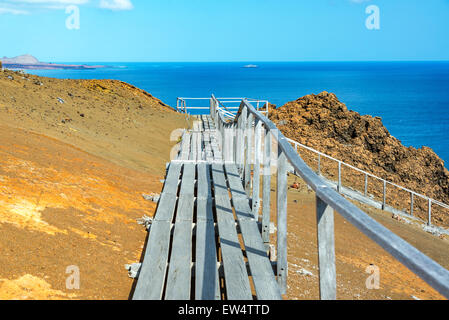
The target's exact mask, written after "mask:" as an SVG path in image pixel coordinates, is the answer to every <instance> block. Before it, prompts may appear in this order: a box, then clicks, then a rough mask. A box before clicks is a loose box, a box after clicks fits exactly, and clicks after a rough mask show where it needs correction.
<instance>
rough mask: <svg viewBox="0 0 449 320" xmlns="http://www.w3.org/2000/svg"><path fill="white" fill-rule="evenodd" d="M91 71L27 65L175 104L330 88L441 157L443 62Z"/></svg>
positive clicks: (444, 154)
mask: <svg viewBox="0 0 449 320" xmlns="http://www.w3.org/2000/svg"><path fill="white" fill-rule="evenodd" d="M88 64H95V65H98V64H101V65H107V66H108V68H102V69H95V70H33V71H29V72H30V73H33V74H37V75H41V76H46V77H55V78H71V79H117V80H122V81H125V82H128V83H131V84H133V85H135V86H137V87H139V88H141V89H144V90H146V91H148V92H150V93H151V94H152V95H153V96H155V97H157V98H159V99H161V100H162V101H164V102H165V103H167V104H169V105H171V106H176V97H209V96H210V95H211V94H212V93H214V94H215V96H217V97H248V98H258V99H267V100H269V101H270V102H271V103H273V104H276V105H277V106H281V105H283V104H285V103H286V102H288V101H292V100H295V99H297V98H299V97H302V96H304V95H307V94H310V93H315V94H317V93H319V92H321V91H328V92H333V93H335V94H336V95H337V97H338V98H339V99H340V101H342V102H343V103H345V104H346V106H347V107H348V108H349V109H351V110H354V111H357V112H359V113H361V114H370V115H372V116H379V117H381V118H382V120H383V123H384V125H385V126H386V127H387V128H388V130H389V131H390V133H391V134H392V135H393V136H395V137H396V138H398V139H399V140H401V142H402V143H403V144H404V145H406V146H414V147H416V148H420V147H421V146H423V145H424V146H429V147H431V148H432V149H433V150H434V151H435V152H436V153H437V154H438V155H439V156H440V157H441V158H442V159H443V160H445V161H446V167H448V165H447V163H449V139H448V131H449V61H447V62H283V63H278V62H260V63H257V65H258V67H257V68H244V67H243V66H245V65H246V63H107V64H105V63H101V62H95V63H88Z"/></svg>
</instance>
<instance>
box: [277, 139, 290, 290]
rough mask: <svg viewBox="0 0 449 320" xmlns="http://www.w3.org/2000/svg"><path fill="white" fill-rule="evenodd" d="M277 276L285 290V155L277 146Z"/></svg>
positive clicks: (286, 269) (282, 288)
mask: <svg viewBox="0 0 449 320" xmlns="http://www.w3.org/2000/svg"><path fill="white" fill-rule="evenodd" d="M276 198H277V206H276V209H277V257H278V259H277V276H278V283H279V287H280V289H281V293H282V294H285V293H286V292H287V273H288V268H287V267H288V264H287V157H286V156H285V153H284V152H283V151H282V149H281V148H280V147H278V161H277V182H276Z"/></svg>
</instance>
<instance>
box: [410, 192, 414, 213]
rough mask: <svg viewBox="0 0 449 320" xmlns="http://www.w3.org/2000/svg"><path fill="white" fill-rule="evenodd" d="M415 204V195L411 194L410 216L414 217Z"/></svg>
mask: <svg viewBox="0 0 449 320" xmlns="http://www.w3.org/2000/svg"><path fill="white" fill-rule="evenodd" d="M413 202H414V194H413V192H410V215H411V216H413Z"/></svg>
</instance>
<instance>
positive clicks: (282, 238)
mask: <svg viewBox="0 0 449 320" xmlns="http://www.w3.org/2000/svg"><path fill="white" fill-rule="evenodd" d="M217 105H218V104H217V103H216V99H215V97H214V96H212V98H211V108H210V112H211V116H212V117H213V119H214V120H215V123H216V126H217V129H218V130H219V131H220V133H221V135H222V139H223V144H222V146H223V156H224V158H225V161H226V160H227V159H231V160H232V161H234V162H235V163H236V165H237V167H238V168H239V170H240V172H241V174H242V176H243V179H244V184H245V188H247V192H248V193H249V188H248V187H249V186H250V179H251V163H250V161H251V159H252V153H251V151H252V141H253V139H252V133H251V131H250V128H251V125H252V122H253V121H254V122H255V123H256V125H255V128H257V130H256V131H255V132H256V134H255V136H256V137H255V139H254V141H255V143H256V146H257V147H256V149H257V148H259V150H256V151H255V152H254V155H255V158H256V159H255V162H254V170H259V166H260V161H259V160H258V157H259V151H260V142H258V141H257V140H258V139H261V129H262V126H263V127H264V128H265V143H266V147H265V149H267V147H268V150H270V149H271V136H272V137H274V138H275V140H276V142H277V145H278V159H277V166H278V168H277V228H278V230H277V239H278V241H277V248H278V261H277V276H278V282H279V284H280V287H281V291H283V293H285V291H286V276H287V242H286V236H287V219H286V215H287V190H286V189H287V166H286V164H287V161H288V162H289V163H290V164H291V166H292V167H293V168H294V170H295V171H296V172H297V173H298V174H299V176H301V177H302V179H303V180H304V181H305V182H306V183H307V184H308V185H309V186H310V187H311V188H312V189H313V190H314V191H315V193H316V202H317V212H316V214H317V224H318V228H317V229H318V257H319V281H320V297H321V298H322V299H335V298H336V288H337V286H336V267H335V246H334V217H333V215H334V210H335V211H337V212H338V213H339V214H340V215H341V216H343V217H344V218H345V219H346V220H348V221H349V222H350V223H351V224H353V225H354V226H355V227H357V228H358V229H359V230H360V231H361V232H362V233H364V234H365V235H366V236H368V237H369V238H370V239H371V240H373V241H374V242H376V243H377V244H378V245H380V246H381V247H382V248H383V249H384V250H386V251H387V252H388V253H390V254H391V255H392V256H393V257H394V258H396V259H397V260H398V261H399V262H401V263H402V264H404V265H405V266H406V267H407V268H409V269H410V270H411V271H413V272H414V273H415V274H416V275H418V276H419V277H420V278H422V279H423V280H424V281H425V282H427V283H428V284H429V285H430V286H432V287H433V288H435V289H436V290H437V291H438V292H440V293H441V294H442V295H444V296H445V297H447V298H449V271H448V270H446V269H445V268H443V267H442V266H441V265H439V264H438V263H437V262H435V261H434V260H432V259H430V258H429V257H427V256H426V255H425V254H423V253H422V252H421V251H419V250H417V249H416V248H415V247H413V246H412V245H410V244H409V243H408V242H406V241H405V240H403V239H402V238H400V237H399V236H397V235H396V234H394V233H393V232H391V231H390V230H388V229H387V228H385V227H384V226H382V225H381V224H380V223H378V222H377V221H376V220H374V219H373V218H371V217H370V216H368V215H367V214H366V213H365V212H363V211H362V210H361V209H359V208H358V207H357V206H355V205H354V204H352V203H351V202H349V201H348V200H346V199H345V198H344V197H343V196H342V195H340V194H339V193H338V192H337V191H335V190H333V188H332V187H331V186H330V185H329V184H328V183H327V182H326V181H324V180H323V179H322V178H321V177H320V176H319V175H317V174H316V173H315V172H314V171H313V170H312V169H311V168H310V167H309V166H308V165H307V164H306V163H305V162H304V161H303V159H302V158H301V157H300V155H298V153H297V152H296V151H295V150H294V149H293V147H292V145H291V144H290V141H289V139H287V138H286V137H285V136H284V135H283V134H282V133H281V132H280V131H279V129H278V128H277V127H276V126H275V125H274V124H273V122H271V121H270V120H269V119H268V118H266V117H265V116H263V115H262V114H261V113H260V112H258V111H257V110H256V109H255V108H254V107H253V106H252V105H251V103H249V102H248V101H247V100H242V102H241V104H240V108H239V111H238V112H237V114H236V116H235V118H234V119H233V120H232V121H226V120H225V119H224V117H223V115H222V114H221V112H220V108H218V107H217ZM227 130H230V131H231V132H232V133H231V134H229V132H227ZM267 137H268V138H267ZM267 142H269V145H267ZM233 146H234V147H233ZM245 152H246V157H245V154H244V153H245ZM230 153H231V154H230ZM264 153H265V155H264V159H263V166H264V169H266V167H265V166H266V165H267V164H268V166H269V167H270V159H271V153H270V155H267V152H266V151H265V152H264ZM258 175H259V173H257V175H256V172H254V177H256V176H258ZM266 176H267V177H268V174H267V173H266V172H264V185H263V189H264V194H263V199H262V200H263V204H264V212H263V217H262V232H263V234H262V237H263V238H264V230H265V229H266V227H267V225H266V215H267V213H266V210H265V209H266V208H265V202H268V204H269V197H270V193H269V189H268V192H267V193H266V192H265V191H266V190H265V189H266V185H267V186H268V188H270V186H269V183H267V184H266V183H265V177H266ZM270 177H271V173H270V174H269V177H268V179H267V180H268V181H269V179H271V178H270ZM257 179H259V177H257ZM258 183H259V181H257V184H256V183H254V182H253V184H254V185H255V186H257V187H254V186H253V201H252V202H253V209H254V203H255V202H256V203H258V202H259V198H258V194H257V196H256V197H255V196H254V192H256V189H257V190H258V189H259V188H258ZM257 192H258V191H257ZM257 210H258V208H257ZM257 210H256V211H257ZM257 212H258V211H257ZM253 213H255V216H256V217H257V215H256V212H255V211H253ZM268 219H269V212H268ZM265 234H266V233H265Z"/></svg>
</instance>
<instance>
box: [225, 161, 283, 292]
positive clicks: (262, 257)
mask: <svg viewBox="0 0 449 320" xmlns="http://www.w3.org/2000/svg"><path fill="white" fill-rule="evenodd" d="M225 169H226V174H227V176H228V181H229V186H230V188H231V190H232V186H231V181H230V180H229V177H230V176H238V173H237V168H236V167H235V165H234V164H226V165H225ZM234 180H235V179H234ZM239 180H240V179H239ZM236 182H238V186H239V189H240V191H236V192H237V193H236V194H237V195H238V197H237V198H234V194H235V193H233V197H232V203H233V205H234V209H235V213H236V216H237V219H238V223H239V226H240V230H241V233H242V238H243V244H244V245H245V251H246V256H247V258H248V263H249V267H250V270H251V276H252V278H253V282H254V287H255V289H256V294H257V298H258V299H261V300H273V299H281V298H282V296H281V292H280V290H279V286H278V283H277V282H276V278H275V275H274V272H273V268H272V267H271V262H270V260H269V258H268V255H267V251H266V248H265V245H264V242H263V241H262V237H261V235H260V232H259V228H258V226H257V222H256V220H255V219H254V215H253V213H252V210H251V208H250V206H249V201H248V198H243V197H241V193H242V192H243V193H244V190H243V187H242V186H241V183H240V182H239V181H236Z"/></svg>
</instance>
